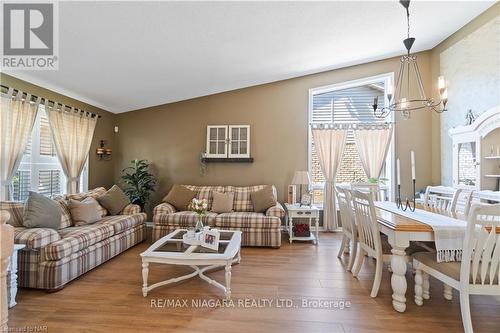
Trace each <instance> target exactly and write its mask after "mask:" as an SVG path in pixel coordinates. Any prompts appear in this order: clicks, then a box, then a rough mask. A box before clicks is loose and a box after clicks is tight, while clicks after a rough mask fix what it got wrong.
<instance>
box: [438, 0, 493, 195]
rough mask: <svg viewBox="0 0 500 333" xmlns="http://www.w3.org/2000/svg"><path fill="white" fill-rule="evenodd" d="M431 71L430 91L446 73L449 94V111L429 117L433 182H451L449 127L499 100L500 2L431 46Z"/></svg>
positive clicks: (462, 121)
mask: <svg viewBox="0 0 500 333" xmlns="http://www.w3.org/2000/svg"><path fill="white" fill-rule="evenodd" d="M431 71H432V84H433V91H437V77H438V76H439V75H445V76H446V78H447V80H448V85H449V90H448V93H449V94H448V95H449V98H450V102H449V105H448V109H449V111H448V112H446V113H444V114H442V115H433V117H432V171H433V173H432V182H433V184H441V183H443V184H446V185H450V186H451V185H452V176H451V172H452V170H451V149H452V147H451V138H450V137H449V136H448V133H447V132H448V129H449V128H450V127H454V126H457V125H463V124H464V122H465V114H466V113H467V110H468V109H472V110H473V112H474V113H476V114H481V113H482V112H484V111H486V110H487V109H489V108H491V107H493V106H496V105H499V104H500V90H499V86H500V83H499V71H500V3H496V4H495V5H493V6H492V7H491V8H489V9H488V10H487V11H485V12H484V13H482V14H481V15H479V16H478V17H476V18H475V19H474V20H472V21H471V22H469V23H468V24H467V25H465V26H464V27H462V28H461V29H460V30H458V31H457V32H455V33H454V34H453V35H451V36H450V37H448V38H447V39H445V40H444V41H443V42H442V43H440V44H439V45H437V46H436V47H435V48H434V49H432V51H431ZM434 97H436V98H437V96H436V95H434Z"/></svg>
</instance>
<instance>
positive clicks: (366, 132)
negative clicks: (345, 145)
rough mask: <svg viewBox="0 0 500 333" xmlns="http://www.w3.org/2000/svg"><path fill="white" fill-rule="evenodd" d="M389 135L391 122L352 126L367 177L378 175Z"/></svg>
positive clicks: (390, 133) (390, 134) (387, 148)
mask: <svg viewBox="0 0 500 333" xmlns="http://www.w3.org/2000/svg"><path fill="white" fill-rule="evenodd" d="M391 137H392V125H391V124H377V125H365V126H363V125H358V126H357V127H356V128H354V139H355V140H356V147H357V149H358V154H359V159H360V160H361V164H362V165H363V169H364V170H365V173H366V176H367V177H368V178H379V177H380V173H381V172H382V167H383V166H384V162H385V158H386V157H387V152H388V150H389V145H390V143H391Z"/></svg>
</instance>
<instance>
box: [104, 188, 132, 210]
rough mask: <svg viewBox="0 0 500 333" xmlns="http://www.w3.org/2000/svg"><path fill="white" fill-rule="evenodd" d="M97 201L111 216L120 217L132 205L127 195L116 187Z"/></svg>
mask: <svg viewBox="0 0 500 333" xmlns="http://www.w3.org/2000/svg"><path fill="white" fill-rule="evenodd" d="M96 199H97V201H99V203H100V204H101V206H103V207H104V208H106V210H107V211H108V212H109V214H111V215H118V213H120V212H121V211H122V210H123V208H125V207H126V206H127V205H128V204H129V203H130V199H129V198H128V197H127V195H126V194H125V193H124V192H123V191H122V189H121V188H119V187H118V186H116V185H113V186H112V187H111V188H110V189H109V190H108V191H107V192H106V193H104V194H103V195H101V196H99V197H97V198H96Z"/></svg>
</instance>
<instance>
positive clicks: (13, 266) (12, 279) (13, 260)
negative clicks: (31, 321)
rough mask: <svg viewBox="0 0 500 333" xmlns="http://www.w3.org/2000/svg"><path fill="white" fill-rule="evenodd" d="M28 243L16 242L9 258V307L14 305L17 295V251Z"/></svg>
mask: <svg viewBox="0 0 500 333" xmlns="http://www.w3.org/2000/svg"><path fill="white" fill-rule="evenodd" d="M25 246H26V245H24V244H14V251H13V252H12V255H11V256H10V259H9V267H7V290H8V293H7V300H8V305H9V308H12V307H14V306H15V305H16V304H17V303H16V295H17V252H18V251H19V250H21V249H23V248H24V247H25Z"/></svg>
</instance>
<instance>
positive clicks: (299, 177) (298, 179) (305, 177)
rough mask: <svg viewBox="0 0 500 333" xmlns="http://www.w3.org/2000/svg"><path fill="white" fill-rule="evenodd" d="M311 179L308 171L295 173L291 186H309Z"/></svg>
mask: <svg viewBox="0 0 500 333" xmlns="http://www.w3.org/2000/svg"><path fill="white" fill-rule="evenodd" d="M310 183H311V178H310V177H309V172H308V171H295V174H294V175H293V179H292V184H294V185H309V184H310Z"/></svg>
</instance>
